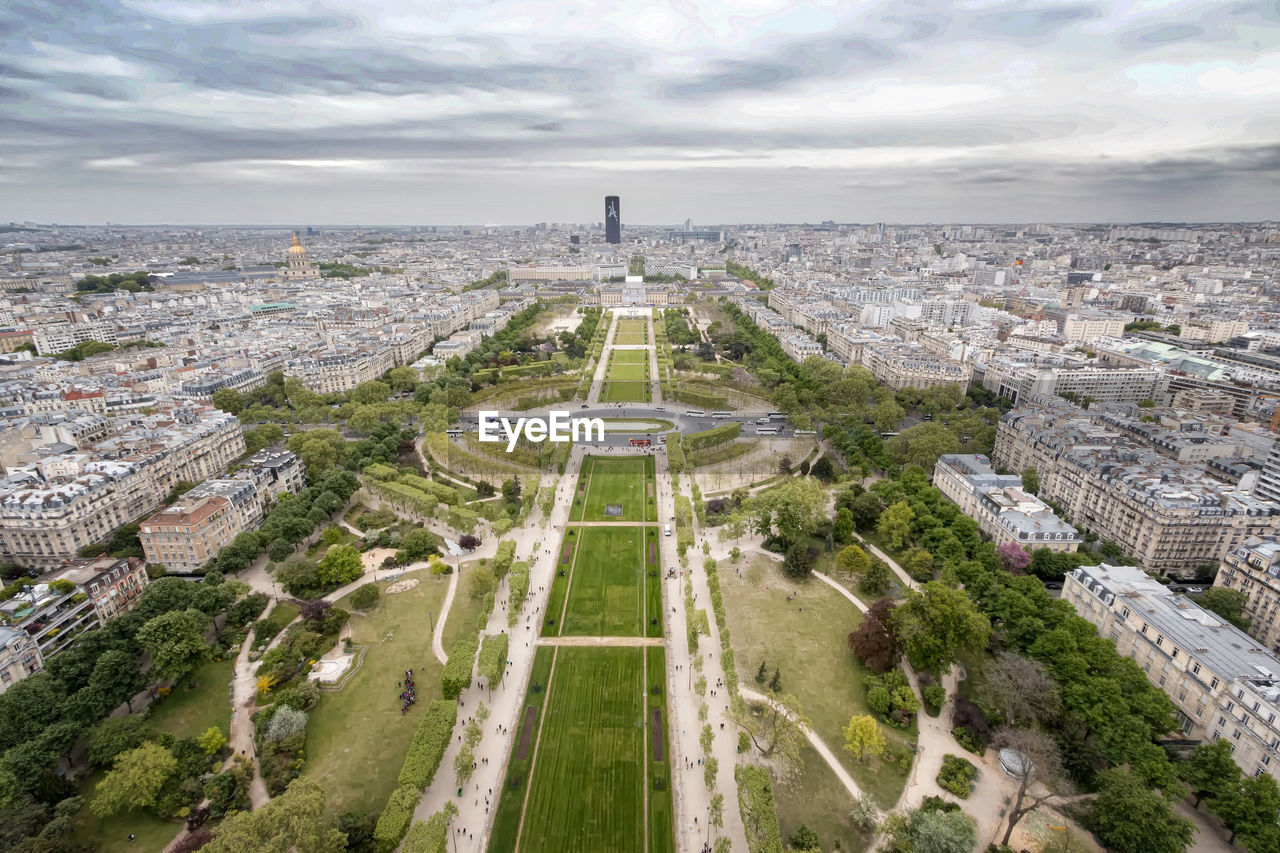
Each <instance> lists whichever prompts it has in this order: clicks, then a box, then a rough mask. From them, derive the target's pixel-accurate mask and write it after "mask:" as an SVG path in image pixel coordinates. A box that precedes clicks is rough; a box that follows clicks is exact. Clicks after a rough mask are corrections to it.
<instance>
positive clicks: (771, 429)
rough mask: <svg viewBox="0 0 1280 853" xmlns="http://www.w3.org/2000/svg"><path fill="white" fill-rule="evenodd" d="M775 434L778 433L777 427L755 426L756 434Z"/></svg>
mask: <svg viewBox="0 0 1280 853" xmlns="http://www.w3.org/2000/svg"><path fill="white" fill-rule="evenodd" d="M777 434H778V428H777V427H757V428H756V435H777Z"/></svg>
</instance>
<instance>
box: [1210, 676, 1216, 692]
mask: <svg viewBox="0 0 1280 853" xmlns="http://www.w3.org/2000/svg"><path fill="white" fill-rule="evenodd" d="M1217 688H1218V679H1216V678H1211V679H1209V689H1210V690H1216V689H1217Z"/></svg>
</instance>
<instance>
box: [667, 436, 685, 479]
mask: <svg viewBox="0 0 1280 853" xmlns="http://www.w3.org/2000/svg"><path fill="white" fill-rule="evenodd" d="M684 465H685V461H684V451H683V450H682V449H681V448H680V438H679V437H678V436H675V435H672V436H670V437H669V438H668V439H667V467H669V468H670V469H671V471H672V473H675V474H679V473H680V472H681V471H683V470H684Z"/></svg>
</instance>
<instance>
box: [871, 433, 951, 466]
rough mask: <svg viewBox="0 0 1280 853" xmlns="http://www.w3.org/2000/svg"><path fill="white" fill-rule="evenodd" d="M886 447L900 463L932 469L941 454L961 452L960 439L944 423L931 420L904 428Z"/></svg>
mask: <svg viewBox="0 0 1280 853" xmlns="http://www.w3.org/2000/svg"><path fill="white" fill-rule="evenodd" d="M884 449H885V450H886V451H888V453H889V455H890V456H892V457H893V458H894V460H895V461H896V462H897V463H898V464H899V465H919V466H920V467H921V468H923V469H925V470H926V471H931V470H933V466H934V463H936V462H937V461H938V457H939V456H942V455H944V454H947V453H959V452H960V440H959V439H958V438H956V435H955V433H953V432H952V431H951V430H949V429H947V428H946V427H944V426H943V425H942V424H939V423H933V422H929V423H923V424H916V425H915V426H913V427H908V428H907V429H904V430H903V431H902V432H901V433H899V434H898V435H895V436H893V437H892V438H890V439H889V440H887V441H886V442H885V443H884Z"/></svg>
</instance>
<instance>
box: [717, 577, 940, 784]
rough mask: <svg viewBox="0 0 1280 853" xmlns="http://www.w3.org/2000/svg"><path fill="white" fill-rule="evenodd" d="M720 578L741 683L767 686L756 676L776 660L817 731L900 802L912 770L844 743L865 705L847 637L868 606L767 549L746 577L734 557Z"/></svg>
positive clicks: (862, 779)
mask: <svg viewBox="0 0 1280 853" xmlns="http://www.w3.org/2000/svg"><path fill="white" fill-rule="evenodd" d="M720 584H721V589H722V590H723V595H724V605H725V610H726V613H727V615H728V618H729V628H730V633H731V636H732V638H733V649H734V654H735V656H736V657H737V663H738V673H739V677H740V678H742V679H743V683H745V684H747V686H749V687H753V688H757V689H762V688H759V686H758V685H756V684H755V682H754V678H755V674H756V669H757V667H759V666H760V661H761V660H764V661H766V669H767V672H768V675H769V676H770V677H772V675H773V670H774V668H775V667H777V668H778V669H779V670H780V671H781V680H782V689H783V691H785V692H787V693H791V694H793V695H795V697H796V698H797V699H799V700H800V704H801V707H803V708H804V711H805V714H806V715H807V716H808V717H809V719H810V720H811V721H812V722H813V727H814V731H816V732H817V733H818V735H819V736H820V737H821V738H822V739H823V741H824V742H825V743H826V744H827V746H828V747H830V749H831V750H832V751H833V752H835V753H836V754H837V755H839V756H840V760H841V762H842V763H843V764H844V766H845V769H846V770H848V771H849V773H850V774H851V775H852V776H853V778H854V780H855V781H856V782H857V783H858V785H859V787H861V788H862V789H863V790H864V791H867V792H868V793H870V794H871V795H872V796H873V797H875V799H876V801H877V802H879V803H880V805H881V806H885V807H887V806H891V805H893V804H894V803H895V802H897V800H898V796H899V795H900V794H901V793H902V789H903V787H904V786H905V785H906V776H904V775H902V774H901V773H900V772H899V771H898V770H896V769H894V768H893V767H891V766H887V765H886V766H882V765H881V764H880V762H878V761H875V760H872V761H869V762H868V763H866V764H857V763H856V762H854V761H853V759H852V758H851V757H850V756H849V755H848V753H846V752H845V751H844V750H843V748H842V747H843V744H844V727H845V725H847V724H848V722H849V717H850V716H852V715H853V714H865V713H867V707H866V704H865V697H864V695H863V688H862V680H863V678H864V677H865V676H866V669H865V668H864V667H863V666H862V664H861V662H859V661H858V659H857V658H856V657H855V656H854V654H853V652H852V651H851V650H850V649H849V642H848V635H849V633H850V632H852V631H854V630H856V629H857V627H858V626H859V625H860V624H862V614H861V613H859V612H858V610H857V609H856V608H855V607H854V606H853V604H852V603H851V602H849V600H848V599H846V598H845V597H844V596H842V595H840V593H838V592H837V591H836V590H834V589H832V588H831V587H829V586H827V585H826V584H825V583H822V582H821V581H819V580H814V579H810V580H807V581H801V582H796V581H793V580H791V579H789V578H786V577H785V576H784V575H783V574H782V572H781V570H780V566H779V564H777V563H774V562H773V561H772V560H770V559H768V558H766V557H757V558H756V560H755V561H753V562H752V563H751V564H749V565H747V566H745V567H744V568H742V577H741V578H739V577H738V572H737V571H736V570H735V568H734V567H733V566H732V565H722V567H721V569H720ZM788 595H791V596H792V600H791V601H790V602H788V601H787V596H788ZM881 728H882V729H883V730H884V733H885V738H886V739H887V740H888V741H889V743H890V744H893V745H897V746H901V745H902V744H904V743H907V742H908V740H909V739H910V738H914V731H908V732H903V731H902V730H899V729H894V728H890V727H888V726H882V727H881Z"/></svg>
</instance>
